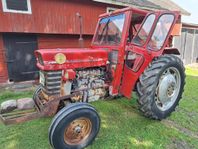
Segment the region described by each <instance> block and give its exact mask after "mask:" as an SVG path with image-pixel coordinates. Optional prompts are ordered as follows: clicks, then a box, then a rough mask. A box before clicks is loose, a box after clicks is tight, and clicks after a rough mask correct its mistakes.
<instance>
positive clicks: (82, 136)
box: [49, 103, 100, 149]
mask: <svg viewBox="0 0 198 149" xmlns="http://www.w3.org/2000/svg"><path fill="white" fill-rule="evenodd" d="M99 129H100V117H99V115H98V113H97V112H96V110H95V109H94V108H93V107H92V106H90V105H89V104H86V103H75V104H70V105H68V106H67V107H65V108H63V109H62V110H61V111H59V112H58V113H57V115H56V116H55V117H54V119H53V121H52V124H51V126H50V128H49V141H50V144H51V145H52V147H53V148H55V149H82V148H85V147H86V146H88V145H89V144H91V143H92V142H93V140H94V139H95V137H96V136H97V134H98V132H99Z"/></svg>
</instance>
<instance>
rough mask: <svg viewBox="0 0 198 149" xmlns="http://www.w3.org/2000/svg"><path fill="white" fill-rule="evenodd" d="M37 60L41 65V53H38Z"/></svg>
mask: <svg viewBox="0 0 198 149" xmlns="http://www.w3.org/2000/svg"><path fill="white" fill-rule="evenodd" d="M38 62H39V63H40V64H41V65H44V63H43V59H42V56H41V54H38Z"/></svg>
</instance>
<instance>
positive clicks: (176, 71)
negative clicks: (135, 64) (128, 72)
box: [137, 55, 185, 120]
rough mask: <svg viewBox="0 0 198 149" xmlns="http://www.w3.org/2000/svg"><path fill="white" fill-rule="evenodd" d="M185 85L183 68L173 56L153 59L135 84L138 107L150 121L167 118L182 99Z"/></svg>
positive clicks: (179, 61)
mask: <svg viewBox="0 0 198 149" xmlns="http://www.w3.org/2000/svg"><path fill="white" fill-rule="evenodd" d="M184 85H185V68H184V66H183V63H182V61H181V60H180V59H179V58H178V57H176V56H174V55H163V56H160V57H158V58H155V59H154V60H153V62H152V63H151V64H150V65H149V66H148V68H147V69H146V70H145V71H144V73H143V74H142V75H141V76H140V78H139V82H138V84H137V92H138V94H139V100H138V103H139V107H140V110H141V111H142V112H143V114H144V115H145V116H146V117H148V118H152V119H158V120H161V119H164V118H166V117H168V116H169V115H170V114H171V113H172V112H173V111H174V110H175V108H176V106H177V105H178V103H179V101H180V99H181V98H182V93H183V91H184Z"/></svg>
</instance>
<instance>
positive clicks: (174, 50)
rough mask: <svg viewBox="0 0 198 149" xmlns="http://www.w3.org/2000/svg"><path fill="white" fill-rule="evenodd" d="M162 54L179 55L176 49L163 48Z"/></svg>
mask: <svg viewBox="0 0 198 149" xmlns="http://www.w3.org/2000/svg"><path fill="white" fill-rule="evenodd" d="M163 54H175V55H180V52H179V50H178V49H177V48H171V47H168V48H165V49H164V51H163Z"/></svg>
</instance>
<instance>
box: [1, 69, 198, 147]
mask: <svg viewBox="0 0 198 149" xmlns="http://www.w3.org/2000/svg"><path fill="white" fill-rule="evenodd" d="M186 73H187V78H186V82H187V84H186V87H185V92H184V95H183V99H182V100H181V102H180V106H179V107H178V108H177V110H176V112H174V113H173V114H172V115H171V116H170V117H169V118H168V119H166V120H163V121H161V122H160V121H154V120H150V119H147V118H145V117H144V116H142V114H141V113H140V112H139V111H138V106H137V102H136V99H137V97H136V96H133V99H132V100H127V99H125V98H121V99H118V100H109V101H105V102H104V101H98V102H95V103H93V105H94V106H95V107H96V109H97V110H98V112H99V114H100V116H101V120H102V124H101V130H100V133H99V135H98V136H97V138H96V140H95V141H94V142H93V144H92V145H90V146H89V147H88V149H121V148H124V149H134V148H138V149H141V148H142V149H144V148H152V149H161V148H162V149H164V148H167V149H174V148H175V149H177V148H179V149H180V148H197V149H198V100H197V97H198V92H197V91H198V70H195V69H191V68H187V69H186ZM31 96H32V92H31V91H30V92H25V93H24V92H22V93H19V92H10V91H5V92H1V93H0V101H1V102H2V101H4V100H7V99H17V98H21V97H31ZM50 123H51V118H42V119H39V120H34V121H31V122H27V123H24V124H18V125H12V126H4V125H0V148H2V149H32V148H36V149H50V145H49V143H48V127H49V125H50Z"/></svg>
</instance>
